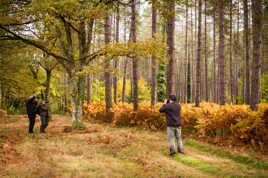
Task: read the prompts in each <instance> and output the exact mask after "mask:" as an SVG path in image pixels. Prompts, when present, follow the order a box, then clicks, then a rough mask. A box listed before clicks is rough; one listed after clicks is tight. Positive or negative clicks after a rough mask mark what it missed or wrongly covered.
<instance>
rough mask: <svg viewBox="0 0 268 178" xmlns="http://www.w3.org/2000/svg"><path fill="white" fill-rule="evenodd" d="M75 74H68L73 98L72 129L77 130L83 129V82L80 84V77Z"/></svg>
mask: <svg viewBox="0 0 268 178" xmlns="http://www.w3.org/2000/svg"><path fill="white" fill-rule="evenodd" d="M75 73H76V72H68V74H69V78H70V87H71V96H72V99H71V101H72V127H73V128H76V129H77V128H81V127H82V118H83V110H82V108H83V107H82V106H83V105H82V100H81V97H80V96H79V90H80V89H79V86H80V85H81V81H80V82H79V77H77V76H76V74H75ZM80 91H81V90H80Z"/></svg>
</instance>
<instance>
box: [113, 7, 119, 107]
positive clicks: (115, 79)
mask: <svg viewBox="0 0 268 178" xmlns="http://www.w3.org/2000/svg"><path fill="white" fill-rule="evenodd" d="M119 23H120V12H119V3H117V6H116V27H115V29H116V32H115V42H116V43H118V42H119ZM114 68H115V69H117V68H118V59H115V60H114ZM117 80H118V79H117V74H115V75H114V78H113V87H114V103H117Z"/></svg>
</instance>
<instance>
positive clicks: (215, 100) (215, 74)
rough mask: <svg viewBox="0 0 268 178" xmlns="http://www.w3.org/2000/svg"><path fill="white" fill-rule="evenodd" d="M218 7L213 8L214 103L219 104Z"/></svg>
mask: <svg viewBox="0 0 268 178" xmlns="http://www.w3.org/2000/svg"><path fill="white" fill-rule="evenodd" d="M216 64H217V62H216V5H214V8H213V85H212V86H213V90H212V91H213V102H214V103H217V70H216Z"/></svg>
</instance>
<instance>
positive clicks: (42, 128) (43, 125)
mask: <svg viewBox="0 0 268 178" xmlns="http://www.w3.org/2000/svg"><path fill="white" fill-rule="evenodd" d="M40 119H41V126H40V132H41V133H44V132H45V129H46V127H47V126H48V117H46V116H40Z"/></svg>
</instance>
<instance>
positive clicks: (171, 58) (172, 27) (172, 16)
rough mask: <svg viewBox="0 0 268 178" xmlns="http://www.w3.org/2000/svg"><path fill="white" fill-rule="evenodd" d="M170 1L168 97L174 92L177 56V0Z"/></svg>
mask: <svg viewBox="0 0 268 178" xmlns="http://www.w3.org/2000/svg"><path fill="white" fill-rule="evenodd" d="M167 3H168V12H169V15H168V18H167V26H166V31H167V46H168V50H167V57H168V64H167V69H166V78H167V80H166V83H167V85H166V97H169V96H170V95H171V94H174V80H175V78H174V77H175V75H174V65H175V56H174V31H175V1H174V0H170V1H168V2H167Z"/></svg>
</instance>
